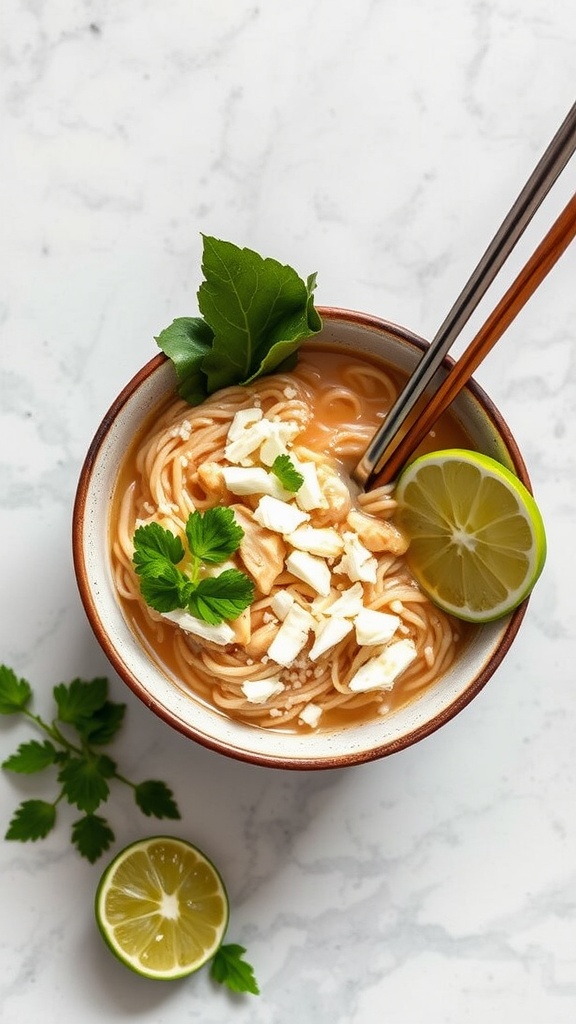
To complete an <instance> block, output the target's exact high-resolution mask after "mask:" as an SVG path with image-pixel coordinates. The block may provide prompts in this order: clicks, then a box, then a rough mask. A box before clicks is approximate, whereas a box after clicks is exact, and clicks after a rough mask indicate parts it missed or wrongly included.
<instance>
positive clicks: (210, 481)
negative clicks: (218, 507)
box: [196, 462, 229, 502]
mask: <svg viewBox="0 0 576 1024" xmlns="http://www.w3.org/2000/svg"><path fill="white" fill-rule="evenodd" d="M196 477H197V480H198V483H199V485H200V487H202V488H203V490H204V491H205V493H206V496H207V497H209V498H213V499H215V501H216V502H220V501H227V500H228V498H229V491H228V488H227V487H226V484H225V482H224V475H223V473H222V467H221V466H220V465H219V463H218V462H201V463H200V465H199V466H198V469H197V471H196Z"/></svg>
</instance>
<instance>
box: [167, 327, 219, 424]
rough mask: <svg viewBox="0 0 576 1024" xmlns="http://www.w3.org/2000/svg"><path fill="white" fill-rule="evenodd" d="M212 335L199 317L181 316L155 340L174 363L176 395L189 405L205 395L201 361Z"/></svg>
mask: <svg viewBox="0 0 576 1024" xmlns="http://www.w3.org/2000/svg"><path fill="white" fill-rule="evenodd" d="M213 337H214V332H213V330H212V329H211V328H210V327H209V326H208V324H207V323H206V321H205V320H203V319H202V317H191V316H181V317H178V318H177V319H176V320H173V321H172V323H171V324H170V326H169V327H166V328H165V329H164V330H163V331H161V332H160V334H159V335H158V337H157V338H156V339H155V340H156V343H157V345H158V346H159V348H161V349H162V351H163V352H164V354H165V355H167V356H168V358H169V359H171V360H172V362H173V364H174V369H175V370H176V376H177V378H178V394H179V395H180V397H181V398H183V399H184V401H185V402H188V403H189V404H190V405H199V404H200V402H203V401H204V399H205V398H206V396H207V394H208V390H207V381H206V374H205V373H204V372H203V371H202V360H203V359H204V356H205V355H206V354H207V353H208V352H209V351H210V346H211V344H212V339H213Z"/></svg>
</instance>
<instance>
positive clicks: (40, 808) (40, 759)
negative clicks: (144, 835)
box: [0, 665, 180, 863]
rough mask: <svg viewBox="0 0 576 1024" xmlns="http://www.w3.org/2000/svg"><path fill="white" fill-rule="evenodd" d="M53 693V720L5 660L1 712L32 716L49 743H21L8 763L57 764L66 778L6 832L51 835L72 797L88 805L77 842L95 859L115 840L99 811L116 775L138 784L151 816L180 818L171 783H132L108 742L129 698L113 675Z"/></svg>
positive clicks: (26, 838)
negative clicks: (122, 699)
mask: <svg viewBox="0 0 576 1024" xmlns="http://www.w3.org/2000/svg"><path fill="white" fill-rule="evenodd" d="M52 692H53V696H54V701H55V703H56V714H55V716H54V718H53V719H52V721H51V722H46V721H44V719H43V718H41V716H40V715H37V714H34V712H33V711H31V709H30V706H29V705H30V704H31V702H32V697H33V693H32V687H31V686H30V683H29V682H28V681H27V680H25V679H19V678H18V677H17V675H16V673H15V672H14V671H13V669H11V668H8V667H7V666H6V665H0V714H3V715H16V714H21V715H24V716H25V717H26V718H27V719H28V720H29V721H30V722H32V723H33V724H34V725H35V726H36V727H37V728H38V729H40V731H41V732H42V733H43V734H44V736H45V737H47V738H45V739H44V740H43V741H42V742H40V741H39V740H36V739H33V740H28V741H27V742H25V743H21V744H20V746H19V747H18V749H17V750H16V752H15V753H13V754H11V755H10V756H9V757H7V758H6V759H5V760H4V761H3V763H2V767H3V768H5V769H6V770H7V771H12V772H17V773H19V774H23V775H31V774H35V773H38V772H41V771H44V770H45V769H48V768H51V769H53V770H54V772H55V774H56V781H57V783H58V785H59V789H58V792H57V794H56V796H55V798H54V799H53V800H39V799H32V800H24V801H23V802H22V803H21V804H20V806H19V807H18V808H17V809H16V811H15V813H14V816H13V818H12V820H11V822H10V824H9V827H8V831H7V832H6V835H5V838H6V839H14V840H18V841H20V842H30V841H31V842H34V841H36V840H38V839H44V838H45V837H46V836H47V835H48V834H49V832H51V831H52V829H53V828H54V827H55V825H56V819H57V808H58V805H59V804H60V803H61V802H62V801H67V802H68V803H69V804H71V805H72V806H74V807H76V808H77V809H78V810H79V811H82V812H83V814H82V816H81V817H80V818H78V819H77V820H76V821H75V822H74V823H73V824H72V833H71V841H72V844H73V845H74V846H75V847H76V849H77V850H78V852H79V853H80V854H81V855H82V856H83V857H86V858H87V860H89V861H90V862H91V863H94V862H95V861H96V860H97V859H98V858H99V857H100V856H101V854H102V853H104V851H105V850H107V849H108V848H109V846H110V845H111V843H112V842H113V841H114V832H113V831H112V829H111V828H110V825H109V824H108V822H107V821H106V819H105V818H103V817H101V815H99V814H97V813H96V811H97V810H98V808H99V807H100V806H101V805H102V804H103V803H105V802H106V801H107V800H108V798H109V796H110V783H111V782H113V781H116V782H121V783H123V784H124V785H126V786H128V787H129V788H130V789H131V790H132V793H133V796H134V799H135V801H136V804H137V806H138V807H139V808H140V810H141V811H142V813H143V814H145V815H146V816H147V817H155V818H171V819H178V818H180V812H179V810H178V807H177V805H176V802H175V800H174V796H173V794H172V792H171V790H170V789H169V788H168V786H167V785H166V784H165V783H164V782H160V781H157V780H156V779H149V780H147V781H145V782H139V783H134V782H131V781H130V780H129V779H127V778H126V777H125V776H124V775H122V774H121V773H120V772H119V771H118V767H117V765H116V762H115V761H114V760H113V759H112V758H111V757H109V756H108V754H106V753H104V752H103V751H102V750H101V749H100V748H102V747H103V746H106V745H107V744H108V743H110V742H111V740H113V739H114V737H115V736H116V734H117V732H118V731H119V729H120V727H121V725H122V722H123V720H124V714H125V711H126V705H125V704H118V703H115V702H113V701H110V700H109V699H108V680H107V679H104V678H97V679H91V680H88V681H84V680H82V679H74V680H72V682H71V683H68V684H65V683H59V684H58V685H57V686H55V687H54V688H53V691H52Z"/></svg>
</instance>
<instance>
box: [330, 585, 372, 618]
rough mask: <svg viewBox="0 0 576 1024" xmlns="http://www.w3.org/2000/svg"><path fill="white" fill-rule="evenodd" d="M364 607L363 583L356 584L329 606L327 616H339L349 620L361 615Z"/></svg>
mask: <svg viewBox="0 0 576 1024" xmlns="http://www.w3.org/2000/svg"><path fill="white" fill-rule="evenodd" d="M363 607H364V588H363V586H362V584H361V583H355V584H354V586H353V587H348V590H343V591H342V593H341V594H340V596H339V597H337V598H336V600H335V601H334V602H333V604H331V605H329V606H328V607H327V608H326V610H325V613H326V615H338V616H341V617H342V618H345V619H349V618H354V617H355V616H356V615H359V614H360V612H361V611H362V609H363Z"/></svg>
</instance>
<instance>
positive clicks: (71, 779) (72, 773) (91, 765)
mask: <svg viewBox="0 0 576 1024" xmlns="http://www.w3.org/2000/svg"><path fill="white" fill-rule="evenodd" d="M115 770H116V765H115V764H114V762H113V761H112V760H111V758H109V757H107V756H106V755H105V754H101V755H99V756H97V757H69V758H68V759H67V760H66V762H65V764H64V765H63V766H62V768H61V769H60V772H59V774H58V781H59V782H61V783H62V789H63V792H64V795H65V797H66V799H67V800H68V801H69V803H71V804H76V807H77V808H78V809H79V810H80V811H86V812H87V814H92V813H93V811H95V810H96V808H97V807H99V806H100V804H101V803H103V802H104V801H105V800H107V799H108V794H109V793H110V786H109V785H108V782H107V779H110V778H112V776H113V775H114V772H115Z"/></svg>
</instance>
